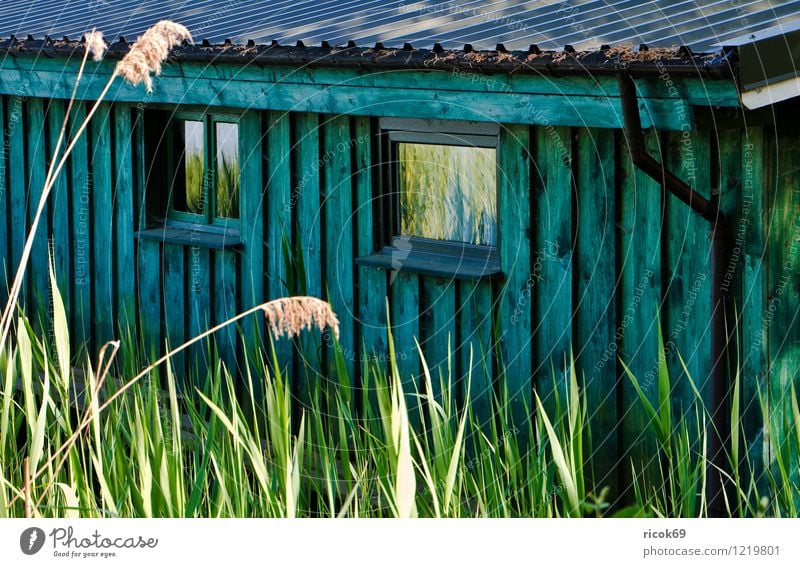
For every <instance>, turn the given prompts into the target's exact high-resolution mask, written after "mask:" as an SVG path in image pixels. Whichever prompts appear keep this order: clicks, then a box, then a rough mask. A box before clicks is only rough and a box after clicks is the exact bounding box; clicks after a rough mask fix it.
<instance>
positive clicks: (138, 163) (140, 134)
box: [131, 105, 244, 230]
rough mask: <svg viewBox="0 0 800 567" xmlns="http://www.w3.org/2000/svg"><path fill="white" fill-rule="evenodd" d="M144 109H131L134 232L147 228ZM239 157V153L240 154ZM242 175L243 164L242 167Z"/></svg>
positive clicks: (146, 166)
mask: <svg viewBox="0 0 800 567" xmlns="http://www.w3.org/2000/svg"><path fill="white" fill-rule="evenodd" d="M144 123H145V120H144V109H143V108H142V106H141V105H136V106H135V107H134V108H133V147H132V148H131V149H132V154H133V157H132V159H133V190H134V196H133V203H134V223H135V226H136V230H141V229H143V228H145V227H146V226H147V206H146V198H145V195H146V193H147V176H148V175H149V173H150V167H151V165H150V164H148V163H147V150H146V148H145V141H144V134H145V132H144ZM240 155H241V153H240ZM242 175H244V164H243V165H242Z"/></svg>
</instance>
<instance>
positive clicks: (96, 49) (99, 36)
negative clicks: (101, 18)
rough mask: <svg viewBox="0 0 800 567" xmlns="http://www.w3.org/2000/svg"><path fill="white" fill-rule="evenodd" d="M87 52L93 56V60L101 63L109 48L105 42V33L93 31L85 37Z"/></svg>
mask: <svg viewBox="0 0 800 567" xmlns="http://www.w3.org/2000/svg"><path fill="white" fill-rule="evenodd" d="M84 41H85V42H86V51H88V52H89V53H90V54H91V55H92V59H94V60H95V61H100V60H101V59H102V58H103V55H105V52H106V49H108V46H107V45H106V42H105V41H103V32H99V31H95V30H92V31H90V32H89V33H87V34H86V35H85V36H84Z"/></svg>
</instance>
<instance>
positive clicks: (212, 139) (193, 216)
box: [165, 109, 242, 227]
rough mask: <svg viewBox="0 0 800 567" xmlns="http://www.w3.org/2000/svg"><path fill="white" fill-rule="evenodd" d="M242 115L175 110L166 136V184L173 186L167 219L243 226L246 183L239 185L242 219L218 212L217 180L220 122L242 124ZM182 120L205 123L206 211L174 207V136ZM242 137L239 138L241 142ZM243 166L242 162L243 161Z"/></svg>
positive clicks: (211, 224) (210, 224)
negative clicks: (243, 202)
mask: <svg viewBox="0 0 800 567" xmlns="http://www.w3.org/2000/svg"><path fill="white" fill-rule="evenodd" d="M240 118H241V116H240V115H239V114H235V113H230V112H203V111H198V110H187V109H178V110H175V111H174V112H173V113H172V114H171V115H170V117H169V122H168V124H167V135H166V146H167V159H166V177H167V178H166V180H165V182H166V184H167V187H168V188H170V189H169V191H168V193H169V198H168V200H167V211H166V219H165V220H169V221H178V222H186V223H193V224H197V225H206V226H223V227H226V226H230V225H234V226H239V224H240V222H241V216H242V210H241V203H242V197H241V193H242V186H241V182H240V184H239V217H238V218H229V217H222V216H219V215H218V214H217V190H216V181H217V171H216V168H217V164H216V159H217V154H216V150H217V148H216V143H217V139H216V137H217V134H216V124H217V123H219V122H223V123H228V124H236V125H237V126H238V125H239V123H240ZM178 120H194V121H198V122H203V128H204V136H203V143H204V154H203V162H204V168H205V176H204V180H205V179H208V183H207V186H206V187H204V191H205V193H206V195H205V208H204V212H203V214H198V213H190V212H187V211H178V210H176V209H175V208H174V207H173V197H174V192H175V187H174V185H175V175H176V167H177V166H176V160H175V156H174V155H173V146H174V144H173V138H172V137H173V136H174V127H175V123H176V121H178ZM240 139H241V138H239V140H237V143H239V141H240ZM241 153H242V152H241V147H240V148H239V154H240V157H241ZM240 165H241V164H240Z"/></svg>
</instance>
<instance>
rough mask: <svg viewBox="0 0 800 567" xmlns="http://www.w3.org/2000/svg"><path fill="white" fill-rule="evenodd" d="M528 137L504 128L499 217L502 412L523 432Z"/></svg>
mask: <svg viewBox="0 0 800 567" xmlns="http://www.w3.org/2000/svg"><path fill="white" fill-rule="evenodd" d="M529 147H530V132H529V130H528V128H527V127H526V126H518V125H513V126H504V127H502V128H501V129H500V139H499V142H498V148H497V158H498V159H497V162H498V165H497V183H498V196H497V214H498V224H499V225H500V226H501V227H502V229H501V231H500V235H499V247H498V248H499V253H500V265H501V268H502V270H503V275H504V281H503V283H502V288H501V290H500V297H499V299H498V300H497V302H498V310H499V314H498V323H499V329H498V331H499V340H500V349H499V350H500V355H499V356H500V358H499V361H498V365H499V370H498V372H499V380H500V384H501V387H503V388H506V389H507V391H508V394H509V399H510V406H509V407H508V408H504V409H505V410H506V411H507V412H508V413H509V414H510V416H511V418H512V423H513V424H514V427H515V428H516V429H518V430H519V431H520V433H524V432H526V431H527V430H528V421H529V419H530V417H531V415H532V411H533V399H532V389H531V384H532V382H531V378H532V368H531V362H532V358H531V341H532V335H531V333H532V329H533V327H532V313H531V297H530V289H529V287H528V279H529V275H530V273H531V241H530V231H531V218H530V214H531V212H530V192H531V191H530V189H531V187H530V161H531V156H530V152H529Z"/></svg>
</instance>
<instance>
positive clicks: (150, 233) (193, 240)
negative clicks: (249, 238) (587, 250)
mask: <svg viewBox="0 0 800 567" xmlns="http://www.w3.org/2000/svg"><path fill="white" fill-rule="evenodd" d="M135 236H136V238H139V239H141V240H155V241H157V242H164V243H169V244H182V245H185V246H198V247H200V248H211V249H212V250H239V249H241V248H242V245H243V242H242V238H241V235H240V232H239V230H238V229H237V228H226V227H222V226H220V225H213V224H199V223H196V222H186V221H178V220H172V219H167V220H166V221H165V222H164V223H163V224H161V225H159V226H155V227H153V228H148V229H145V230H140V231H139V232H137V233H136V234H135Z"/></svg>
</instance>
